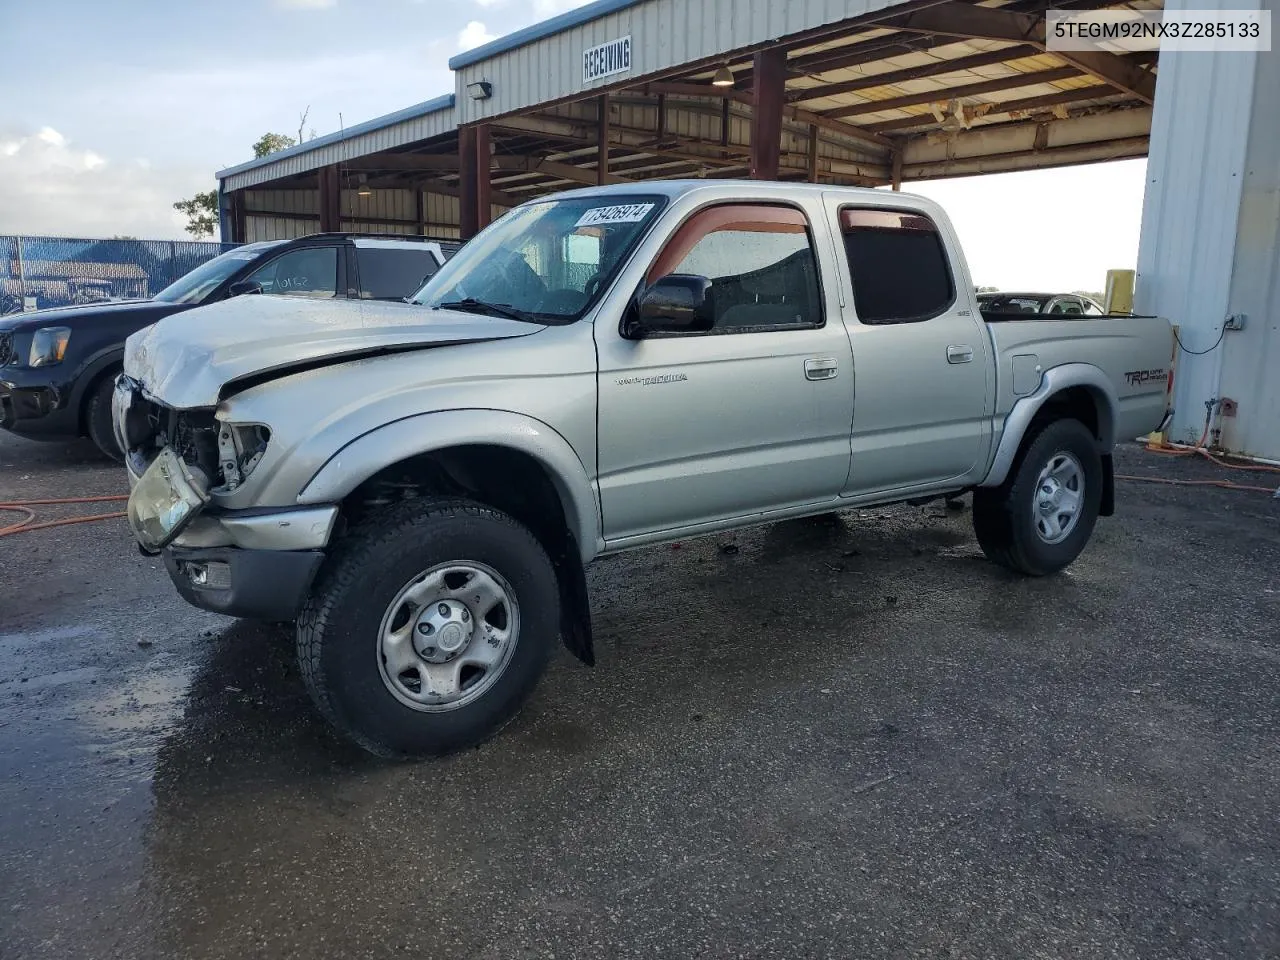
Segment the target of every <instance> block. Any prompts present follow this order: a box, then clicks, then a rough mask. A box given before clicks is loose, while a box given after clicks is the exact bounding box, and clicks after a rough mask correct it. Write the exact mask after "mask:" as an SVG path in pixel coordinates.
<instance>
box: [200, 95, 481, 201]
mask: <svg viewBox="0 0 1280 960" xmlns="http://www.w3.org/2000/svg"><path fill="white" fill-rule="evenodd" d="M454 104H455V98H454V95H453V94H452V93H450V94H446V95H444V96H442V97H436V98H434V99H432V100H426V101H424V102H422V103H416V104H414V105H413V106H411V107H405V108H404V109H403V110H397V111H395V112H394V113H388V114H385V115H384V116H381V117H375V118H374V119H372V120H366V121H364V122H363V123H358V124H356V125H355V126H352V127H347V128H346V129H344V130H340V131H338V132H337V133H329V134H325V135H324V136H323V137H316V138H315V139H314V140H307V141H306V142H305V143H300V144H298V145H297V146H293V147H289V148H288V149H286V150H279V151H277V152H275V153H270V154H267V156H265V157H258V158H256V159H254V160H250V161H248V162H247V163H241V164H238V165H236V166H234V167H228V168H227V169H225V170H219V171H218V172H217V173H216V174H215V176H216V177H217V178H218V179H219V180H226V179H228V178H232V177H236V178H239V179H241V180H243V181H244V182H237V183H235V184H230V185H228V187H227V188H228V189H239V188H241V187H247V186H253V185H254V184H255V183H261V182H264V181H265V180H271V179H275V178H276V177H280V176H287V175H289V174H292V173H301V172H304V171H307V170H314V169H315V168H316V167H320V166H324V165H325V164H326V163H332V162H336V161H337V160H343V159H348V157H347V156H345V154H346V153H350V152H351V151H349V150H347V151H342V150H341V149H340V148H341V145H344V144H347V145H352V146H356V145H355V144H353V141H357V140H360V139H361V138H367V137H369V136H370V135H371V134H377V133H381V132H384V131H387V130H389V129H391V128H393V127H398V126H403V128H404V129H403V135H402V136H400V137H394V136H393V137H390V138H387V137H383V138H380V142H378V143H371V144H367V145H365V144H360V145H358V146H359V149H357V150H356V152H355V153H354V155H355V156H361V155H363V154H365V153H372V152H375V151H377V150H385V149H388V148H390V147H396V146H403V145H404V144H406V143H413V142H415V141H418V140H422V139H425V137H426V136H431V135H433V134H437V133H446V132H449V131H451V130H453V129H454V128H455V127H456V126H457V123H456V122H454V120H453V118H452V116H449V117H448V118H447V120H446V118H445V117H439V118H436V115H438V114H445V113H451V112H452V111H453V109H454ZM424 117H432V118H436V119H438V120H439V121H440V122H437V123H435V124H432V125H429V126H427V127H425V128H424V126H423V125H422V124H420V123H413V122H412V121H417V120H421V119H422V118H424ZM434 127H439V128H440V129H439V130H436V129H434ZM329 148H333V149H329ZM369 148H371V149H369ZM312 153H342V154H344V155H341V156H334V157H333V158H332V159H330V158H329V157H320V156H317V157H307V155H308V154H312ZM303 157H307V159H306V160H303V159H301V158H303ZM282 161H293V162H292V163H287V164H282ZM264 167H276V168H277V169H276V170H274V171H273V172H272V175H271V176H264V177H256V178H255V177H252V176H250V177H245V176H243V175H245V174H251V173H252V172H253V171H258V170H261V169H262V168H264Z"/></svg>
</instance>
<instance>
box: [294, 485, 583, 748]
mask: <svg viewBox="0 0 1280 960" xmlns="http://www.w3.org/2000/svg"><path fill="white" fill-rule="evenodd" d="M559 622H560V611H559V590H558V587H557V581H556V576H555V571H554V569H553V567H552V564H551V560H550V558H549V557H548V556H547V554H546V551H545V550H543V548H542V545H541V544H540V543H539V542H538V541H537V539H535V538H534V536H533V534H531V533H530V532H529V531H528V530H527V529H526V528H525V527H523V526H522V525H520V524H519V523H517V522H516V521H515V520H513V519H512V518H511V517H509V516H507V515H506V514H504V513H501V512H499V511H497V510H494V509H492V508H490V507H486V506H483V505H480V504H477V503H472V502H470V501H465V500H447V501H442V500H435V501H430V500H420V501H410V502H407V503H403V504H400V505H398V506H396V507H392V508H389V509H387V510H383V511H380V512H378V513H376V514H375V515H373V516H372V517H371V518H369V520H367V521H366V522H364V523H363V524H361V525H360V526H359V527H357V528H356V529H354V530H353V531H352V532H351V533H350V534H348V535H347V536H346V537H344V538H343V539H342V540H341V541H340V542H339V544H338V545H337V546H336V547H335V549H334V552H333V554H332V555H331V556H330V557H329V559H328V560H327V561H326V564H325V567H324V569H323V571H322V573H321V576H320V579H319V580H318V582H317V584H316V586H315V588H314V589H313V591H312V595H311V598H310V600H309V601H308V603H307V604H306V606H305V607H304V609H303V611H302V614H301V616H300V617H299V618H298V658H299V663H300V667H301V671H302V676H303V679H304V681H305V682H306V685H307V688H308V690H309V691H310V693H311V696H312V699H313V700H314V701H315V703H316V705H317V706H318V707H319V709H320V711H321V713H323V714H324V716H325V717H326V718H327V719H328V720H329V721H330V722H331V723H332V724H333V725H334V726H335V727H336V728H337V729H338V730H339V731H340V732H341V733H343V734H344V735H346V736H347V737H348V738H350V739H351V740H353V741H355V742H356V743H358V744H359V745H360V746H362V747H364V748H365V749H366V750H369V751H370V752H372V753H376V754H378V755H379V756H385V757H419V756H428V755H433V754H443V753H449V752H451V751H454V750H458V749H461V748H463V747H467V746H471V745H473V744H476V743H479V742H481V741H483V740H485V739H487V738H488V737H490V736H492V735H493V734H494V733H496V732H497V731H498V730H500V729H501V728H502V727H503V725H505V724H506V723H507V721H509V720H510V719H511V718H512V717H513V716H515V714H516V712H517V711H518V710H519V708H520V706H521V705H522V704H523V703H524V701H525V700H526V699H527V698H528V696H529V694H530V692H532V690H533V687H534V686H535V685H536V683H537V681H538V678H539V677H540V676H541V674H542V671H543V670H544V668H545V667H546V663H547V660H548V658H549V656H550V653H551V650H552V649H553V646H554V643H555V640H556V638H557V636H558V635H559Z"/></svg>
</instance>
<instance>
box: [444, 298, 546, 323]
mask: <svg viewBox="0 0 1280 960" xmlns="http://www.w3.org/2000/svg"><path fill="white" fill-rule="evenodd" d="M435 309H437V310H465V311H467V312H468V313H490V314H496V315H498V316H499V317H506V318H507V319H508V320H520V321H522V322H524V323H537V322H538V321H537V320H535V319H534V318H533V315H532V314H528V313H524V312H523V311H520V310H517V309H516V308H515V307H513V306H511V305H510V304H506V303H489V302H488V301H487V300H477V299H476V298H475V297H467V298H466V299H465V300H450V301H449V302H448V303H437V304H436V306H435Z"/></svg>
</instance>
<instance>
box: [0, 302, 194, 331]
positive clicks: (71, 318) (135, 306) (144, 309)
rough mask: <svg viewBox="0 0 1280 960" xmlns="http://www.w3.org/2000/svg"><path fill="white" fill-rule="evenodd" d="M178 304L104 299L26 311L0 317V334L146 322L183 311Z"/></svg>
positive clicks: (183, 306)
mask: <svg viewBox="0 0 1280 960" xmlns="http://www.w3.org/2000/svg"><path fill="white" fill-rule="evenodd" d="M183 309H185V305H184V304H181V303H165V302H164V301H162V300H104V301H102V302H100V303H82V304H74V305H72V306H66V307H45V308H44V309H43V310H26V311H24V312H22V313H11V314H8V315H7V316H3V317H0V332H6V333H7V332H21V331H26V330H38V329H39V328H40V327H75V326H76V324H78V323H81V322H89V323H92V322H93V321H95V320H99V319H110V318H114V317H117V316H124V315H136V316H138V317H140V318H145V317H148V316H152V315H154V317H153V319H152V320H150V321H148V322H154V320H158V319H160V317H163V316H165V315H167V314H170V313H173V312H174V311H175V310H183Z"/></svg>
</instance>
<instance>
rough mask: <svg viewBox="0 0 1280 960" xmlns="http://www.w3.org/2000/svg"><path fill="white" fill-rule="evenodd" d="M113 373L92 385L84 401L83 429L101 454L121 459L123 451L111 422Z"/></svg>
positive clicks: (114, 383) (113, 388)
mask: <svg viewBox="0 0 1280 960" xmlns="http://www.w3.org/2000/svg"><path fill="white" fill-rule="evenodd" d="M115 386H116V378H115V374H114V373H108V374H107V375H106V376H104V377H102V379H100V380H99V381H98V382H97V383H95V384H94V385H93V388H92V390H91V391H90V393H89V399H88V401H87V402H86V403H85V408H84V421H85V430H86V432H87V433H88V434H89V439H90V440H92V441H93V444H94V446H96V447H97V448H98V449H99V450H100V451H102V453H103V454H105V455H106V456H108V457H110V458H111V459H112V460H116V461H123V460H124V451H123V450H121V449H120V444H119V443H118V442H117V441H116V433H115V429H114V428H113V426H112V422H111V394H112V392H113V391H114V390H115Z"/></svg>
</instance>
